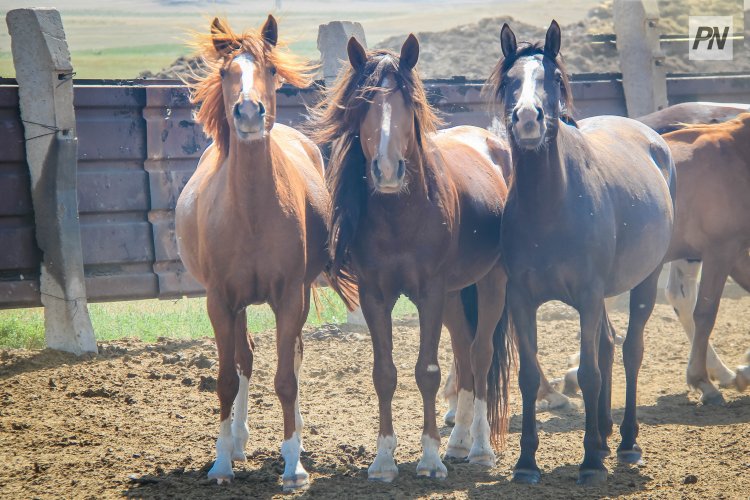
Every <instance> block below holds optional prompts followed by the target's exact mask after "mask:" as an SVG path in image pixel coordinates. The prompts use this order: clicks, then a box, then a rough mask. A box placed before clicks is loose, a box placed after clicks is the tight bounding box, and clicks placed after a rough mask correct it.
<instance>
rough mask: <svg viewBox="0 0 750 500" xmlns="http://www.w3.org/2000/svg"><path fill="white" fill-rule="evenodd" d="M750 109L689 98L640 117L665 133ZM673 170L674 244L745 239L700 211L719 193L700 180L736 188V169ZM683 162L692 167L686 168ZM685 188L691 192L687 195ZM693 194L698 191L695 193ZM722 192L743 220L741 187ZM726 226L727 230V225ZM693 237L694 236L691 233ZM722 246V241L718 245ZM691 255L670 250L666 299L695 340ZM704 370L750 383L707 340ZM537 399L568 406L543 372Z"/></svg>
mask: <svg viewBox="0 0 750 500" xmlns="http://www.w3.org/2000/svg"><path fill="white" fill-rule="evenodd" d="M748 108H750V106H749V105H747V104H726V103H711V102H690V103H682V104H676V105H674V106H669V107H668V108H665V109H662V110H660V111H656V112H654V113H651V114H649V115H646V116H642V117H640V118H638V121H640V122H642V123H645V124H647V125H648V126H649V127H651V128H653V129H654V130H656V131H657V132H659V133H661V134H665V133H667V132H672V131H675V130H681V129H684V128H688V125H689V124H699V125H708V124H711V123H721V122H725V121H727V120H730V119H732V118H734V117H736V116H737V115H738V114H740V113H742V112H744V111H747V110H748ZM674 159H675V168H676V171H677V194H676V195H675V199H676V203H675V206H676V210H675V224H674V231H673V233H672V240H673V242H674V243H673V245H675V246H678V247H682V246H684V243H680V242H682V241H684V240H685V239H686V238H689V239H696V238H697V239H698V240H699V243H697V246H699V247H700V248H701V254H703V253H711V252H713V251H714V250H715V248H716V246H715V245H713V244H711V243H710V242H709V241H708V238H710V237H712V236H716V237H718V238H719V240H720V242H724V241H727V240H732V239H736V238H738V237H739V238H741V237H742V234H741V233H738V234H729V233H726V232H724V231H721V230H719V231H717V232H715V233H714V232H713V231H711V232H709V231H706V230H705V229H704V228H703V227H701V225H700V224H702V223H703V222H704V221H703V220H702V214H704V213H705V210H706V208H705V207H706V206H708V204H712V203H713V202H712V201H711V197H712V196H715V193H708V192H707V191H706V190H704V189H702V188H701V187H700V186H701V183H704V182H706V180H707V179H711V182H710V185H724V186H725V187H729V184H731V185H733V186H735V182H736V181H737V179H736V177H737V176H738V171H737V169H732V168H716V167H715V166H714V164H715V163H716V162H719V160H716V161H715V162H714V163H712V164H702V165H700V166H698V165H696V164H695V162H694V161H693V158H692V157H691V156H685V157H684V158H683V157H681V156H678V155H674ZM683 164H684V165H688V166H687V167H685V168H684V169H683V167H682V166H683ZM683 191H685V192H686V193H687V194H686V195H683V194H682V192H683ZM695 193H698V195H697V196H696V195H695ZM721 193H722V194H721V196H722V197H723V196H728V197H734V198H730V199H733V200H736V202H733V203H732V204H731V212H728V214H727V215H729V216H730V217H732V218H735V219H737V218H739V219H742V218H743V217H745V216H746V215H745V212H743V210H746V209H747V208H748V207H747V206H745V205H744V197H743V196H744V195H743V193H742V192H741V191H740V190H739V189H735V188H729V189H722V191H721ZM724 229H726V228H724ZM688 235H691V236H688ZM719 244H720V245H721V243H719ZM691 255H693V254H691V253H682V252H680V251H675V252H669V253H668V254H667V257H666V258H667V259H676V260H673V261H672V262H671V263H670V269H669V280H668V282H667V287H666V290H665V292H666V297H667V300H668V301H669V303H670V304H671V305H672V307H673V308H674V310H675V313H676V314H677V316H678V318H679V319H680V322H681V323H682V325H683V327H684V328H685V333H686V334H687V336H688V339H689V340H690V342H691V344H692V343H693V339H694V336H695V321H694V319H693V313H694V310H695V305H696V301H697V297H698V295H697V294H698V282H699V279H700V271H701V259H700V258H694V257H691ZM729 275H730V276H731V277H732V278H733V279H734V280H735V282H736V283H737V284H739V285H740V286H741V287H743V288H744V289H745V290H747V291H750V255H748V254H747V253H742V254H741V255H740V256H739V258H738V259H737V261H736V262H735V263H734V266H733V268H732V270H731V272H730V273H729ZM577 364H578V363H577V361H574V362H573V365H575V366H574V367H573V368H571V369H569V370H568V372H567V374H566V375H565V393H566V394H570V393H575V392H576V391H577V389H578V381H577V373H576V371H577ZM706 371H707V373H708V376H709V378H710V379H711V380H716V381H717V382H718V383H719V387H734V388H736V389H737V390H739V391H743V390H745V389H746V388H747V386H748V384H750V368H748V367H747V366H740V367H738V368H737V371H736V372H735V371H733V370H731V369H730V368H729V367H727V366H726V365H725V364H724V362H723V361H722V360H721V358H720V357H719V355H718V354H717V353H716V351H714V349H713V347H712V346H711V344H710V343H709V344H708V345H707V349H706ZM706 396H709V397H707V398H704V402H708V403H711V402H715V403H719V402H721V398H720V397H718V396H716V393H715V392H714V391H709V393H708V394H706ZM539 400H540V401H541V400H545V401H546V403H547V404H548V406H549V408H554V407H557V406H565V405H566V404H567V402H568V399H567V398H566V397H565V396H564V395H562V394H560V393H559V392H557V391H556V390H555V389H554V387H552V385H551V384H549V382H547V380H546V378H545V377H544V376H543V375H542V382H541V386H540V388H539Z"/></svg>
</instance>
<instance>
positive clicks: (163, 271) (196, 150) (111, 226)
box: [0, 75, 750, 308]
mask: <svg viewBox="0 0 750 500" xmlns="http://www.w3.org/2000/svg"><path fill="white" fill-rule="evenodd" d="M582 78H583V77H578V78H577V79H576V81H574V82H573V83H572V89H573V96H574V99H575V103H576V116H577V117H579V118H583V117H586V116H593V115H598V114H617V115H625V114H626V109H625V108H626V107H625V99H624V96H623V89H622V83H621V81H620V80H617V79H598V80H586V79H582ZM427 87H428V92H429V95H430V99H431V100H432V102H433V104H435V105H436V106H437V107H438V108H439V109H440V110H441V111H442V113H443V115H444V117H445V120H446V123H447V125H448V126H450V125H463V124H469V125H477V126H481V127H486V126H488V125H489V124H490V115H489V114H488V112H487V106H486V104H485V103H484V102H483V101H482V98H481V96H480V91H481V84H480V83H477V82H466V81H463V80H460V79H457V80H454V81H436V82H429V81H428V82H427ZM667 89H668V94H669V100H670V103H672V104H674V103H677V102H685V101H721V102H750V75H734V76H722V77H721V78H716V77H713V76H699V77H680V78H669V79H668V80H667ZM317 97H318V94H317V92H316V91H314V90H311V89H306V90H297V89H293V88H287V87H284V88H282V89H280V91H279V95H278V120H279V121H280V122H282V123H286V124H290V125H299V124H300V123H301V122H303V121H304V120H305V104H306V103H311V102H313V101H314V100H315V99H316V98H317ZM74 105H75V111H76V124H77V130H78V138H79V148H78V204H79V212H80V224H81V239H82V243H83V259H84V266H85V267H84V269H85V279H86V289H87V294H88V297H89V300H91V301H109V300H121V299H138V298H152V297H159V298H166V297H175V296H181V295H197V294H200V293H202V289H201V287H200V285H199V284H198V283H197V282H196V281H195V280H194V279H192V277H191V276H190V275H189V274H188V273H187V272H186V271H185V269H184V268H183V267H182V264H181V263H180V261H179V257H178V254H177V247H176V243H175V238H174V206H175V203H176V200H177V197H178V196H179V193H180V190H181V189H182V188H183V186H184V185H185V183H186V182H187V180H188V179H189V178H190V176H191V175H192V172H193V170H194V169H195V166H196V164H197V161H198V158H199V157H200V154H201V152H202V151H203V149H204V148H205V147H206V145H207V140H206V138H205V137H204V135H203V133H202V131H201V129H200V126H198V125H196V124H195V122H194V121H193V118H192V107H191V105H190V103H189V101H188V94H187V89H186V88H185V87H184V86H182V85H181V84H178V83H177V82H173V83H167V82H161V84H158V85H140V84H132V83H128V84H122V85H120V84H110V85H99V84H97V85H78V84H77V85H76V86H75V89H74ZM0 131H2V132H1V134H2V135H1V136H0V137H1V139H0V140H1V141H2V147H1V148H0V242H1V244H0V247H1V248H2V250H1V251H0V308H10V307H26V306H38V305H40V303H41V302H40V295H39V263H40V253H39V250H38V248H37V245H36V241H35V236H34V214H33V206H32V203H31V194H30V187H29V171H28V167H27V166H26V163H25V149H24V135H23V127H22V123H21V121H20V117H19V111H18V89H17V87H16V86H15V85H13V84H5V85H0Z"/></svg>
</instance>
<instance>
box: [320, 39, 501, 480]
mask: <svg viewBox="0 0 750 500" xmlns="http://www.w3.org/2000/svg"><path fill="white" fill-rule="evenodd" d="M348 53H349V61H350V62H351V67H349V68H347V69H346V70H345V72H344V73H343V74H342V75H341V77H340V79H339V81H338V82H337V84H336V85H335V86H334V87H333V88H332V89H331V90H330V91H329V93H328V95H327V99H326V100H324V101H323V103H322V104H320V106H319V107H318V108H317V109H314V110H313V111H312V112H313V115H314V116H315V117H316V120H314V122H313V130H315V136H316V139H317V140H318V141H319V142H320V143H328V142H332V143H333V147H332V154H331V162H330V165H329V170H328V172H327V174H326V179H327V182H328V185H329V187H330V190H331V195H332V197H333V214H332V226H331V227H332V229H331V231H330V233H331V234H330V244H329V246H330V249H331V251H332V253H333V266H332V273H338V272H344V273H345V275H346V274H348V273H353V274H354V275H355V276H356V277H357V279H358V283H359V297H360V304H361V306H362V311H363V313H364V316H365V319H366V320H367V325H368V327H369V329H370V334H371V336H372V343H373V351H374V367H373V381H374V384H375V390H376V392H377V394H378V399H379V409H380V430H379V435H378V441H377V447H378V451H377V456H376V458H375V461H374V462H373V464H372V465H371V466H370V468H369V470H368V476H369V478H370V479H376V480H382V481H391V480H393V479H394V478H395V477H396V475H397V474H398V469H397V468H396V463H395V461H394V458H393V453H394V449H395V447H396V435H395V433H394V430H393V422H392V415H391V401H392V399H393V393H394V391H395V389H396V367H395V365H394V363H393V353H392V350H393V343H392V323H391V312H392V309H393V306H394V304H395V302H396V299H398V297H399V296H400V295H401V294H405V295H407V296H408V297H409V298H410V299H411V300H412V301H413V302H414V303H415V304H416V306H417V309H418V311H419V325H420V348H419V357H418V360H417V365H416V368H415V375H416V379H417V385H418V386H419V390H420V392H421V394H422V401H423V405H424V424H423V434H422V448H423V455H422V458H421V460H420V461H419V464H418V465H417V474H418V475H422V476H428V477H436V478H443V477H446V475H447V470H446V467H445V465H444V464H443V463H442V461H441V460H440V456H439V448H440V434H439V433H438V428H437V423H436V420H435V397H436V393H437V390H438V386H439V384H440V367H439V366H438V359H437V348H438V343H439V340H440V330H441V323H444V324H445V325H446V326H447V327H448V329H449V331H450V333H451V340H452V343H453V349H454V353H455V354H456V360H457V365H458V378H459V382H458V384H459V389H460V390H459V404H458V406H459V408H458V414H457V416H456V427H455V428H454V430H453V433H452V434H451V438H450V440H449V442H448V451H447V455H449V456H456V457H466V456H468V458H469V460H470V461H471V462H474V463H480V464H487V465H493V464H494V462H495V455H494V452H493V450H492V446H491V443H490V441H491V438H492V437H495V436H499V435H500V432H499V431H500V429H501V428H502V423H503V422H504V415H503V414H498V412H497V403H496V401H497V400H498V399H499V398H500V397H502V396H501V395H500V394H498V387H499V385H500V381H501V380H505V378H507V375H508V373H507V370H505V371H503V372H502V373H497V372H493V374H492V375H491V376H490V377H489V378H490V380H493V381H494V382H493V384H490V387H489V388H488V383H487V382H488V372H489V371H490V369H491V362H492V361H493V352H494V353H495V358H494V360H495V364H493V365H492V366H494V367H497V366H498V364H499V359H500V358H503V357H505V352H504V349H505V347H506V346H505V344H503V345H495V346H494V349H493V333H494V332H495V331H496V329H497V325H498V320H499V319H500V317H501V313H502V308H503V303H499V302H498V298H499V299H503V297H504V293H505V281H506V280H505V273H504V270H503V267H502V265H501V264H500V263H499V256H500V219H501V214H502V209H503V204H504V200H505V195H506V186H505V182H504V180H503V176H502V170H501V168H500V166H498V165H496V164H494V163H493V161H492V158H493V154H492V151H493V150H497V149H498V148H499V149H501V150H502V149H505V148H506V147H505V146H504V145H502V144H499V143H498V141H497V140H495V139H493V138H492V136H491V135H489V134H488V133H487V132H486V131H484V130H482V129H477V128H473V127H457V128H456V129H453V130H449V131H443V132H440V133H434V132H435V128H436V123H437V119H436V117H435V115H434V113H433V111H432V109H431V108H430V105H429V104H428V102H427V99H426V95H425V91H424V88H423V86H422V83H421V81H420V79H419V77H418V75H417V73H416V71H415V70H414V65H415V64H416V62H417V58H418V55H419V44H418V42H417V40H416V38H415V37H414V36H413V35H411V36H409V38H408V39H407V40H406V42H405V43H404V45H403V47H402V49H401V54H400V56H397V55H396V54H394V53H392V52H388V51H382V50H379V51H373V52H370V53H366V52H365V50H364V49H363V48H362V46H361V45H360V44H359V43H358V42H357V41H356V39H354V38H352V39H351V40H350V42H349V46H348ZM474 283H476V289H475V290H473V291H472V289H470V290H469V291H468V292H465V294H466V293H468V294H469V295H471V294H472V293H476V304H475V305H476V306H477V311H476V316H475V317H473V318H472V316H474V315H473V314H467V311H466V309H465V307H464V303H463V302H462V299H461V296H460V295H461V290H462V289H464V288H466V287H468V286H469V285H472V284H474ZM471 302H472V301H471V300H467V304H469V303H471ZM469 319H472V320H473V319H475V320H476V329H474V328H473V325H472V324H471V323H472V322H473V321H468V320H469ZM474 333H475V338H474V340H473V342H472V336H473V334H474ZM496 384H497V385H496ZM502 385H503V386H504V387H506V388H507V383H505V384H502ZM488 414H489V419H488Z"/></svg>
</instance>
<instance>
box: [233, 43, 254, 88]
mask: <svg viewBox="0 0 750 500" xmlns="http://www.w3.org/2000/svg"><path fill="white" fill-rule="evenodd" d="M235 62H237V64H239V65H240V68H241V69H242V97H244V98H245V99H248V98H249V97H250V92H251V91H252V90H253V73H254V72H255V59H254V58H253V56H251V55H250V54H240V55H239V56H237V58H236V59H235Z"/></svg>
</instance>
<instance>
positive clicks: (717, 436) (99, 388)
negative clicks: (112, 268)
mask: <svg viewBox="0 0 750 500" xmlns="http://www.w3.org/2000/svg"><path fill="white" fill-rule="evenodd" d="M626 319H627V318H626V315H625V314H624V313H615V314H614V315H613V320H614V324H615V326H616V328H617V329H618V331H620V332H622V331H624V328H625V323H626ZM539 324H540V332H539V339H540V353H541V359H542V362H543V364H544V366H545V367H546V368H547V370H548V372H549V373H550V375H551V376H560V375H562V373H563V372H564V369H565V368H566V363H567V358H568V355H570V354H573V353H574V352H575V351H576V340H575V339H576V329H577V317H576V316H575V314H573V313H571V312H570V311H568V310H566V309H564V308H562V307H546V308H545V309H543V310H542V311H541V312H540V323H539ZM749 329H750V297H747V296H745V297H742V298H739V299H725V300H724V302H723V304H722V308H721V311H720V316H719V319H718V322H717V327H716V330H715V331H714V336H713V337H714V345H715V347H716V349H717V351H718V352H719V353H720V354H721V355H722V356H724V358H725V361H726V362H727V363H728V364H729V365H730V366H735V365H737V364H740V363H741V362H742V358H743V355H744V352H745V350H746V349H747V347H748V346H750V332H749V331H748V330H749ZM304 337H305V341H306V342H305V361H304V365H303V370H302V382H301V398H302V399H301V408H302V413H303V415H304V418H305V419H306V428H305V431H304V440H305V447H306V449H307V451H306V452H305V453H304V455H303V464H304V465H305V467H306V468H307V470H308V471H309V472H310V475H311V479H312V484H311V486H310V488H309V490H307V492H306V493H303V494H304V495H309V496H318V497H324V498H334V497H338V498H360V497H373V498H407V497H408V498H411V497H437V498H490V497H493V498H495V497H497V496H499V495H501V496H514V497H515V496H517V495H522V496H524V497H534V498H573V497H576V498H579V497H580V498H586V497H591V498H611V497H618V498H620V497H630V498H641V497H648V498H678V497H679V498H738V499H739V498H748V496H749V495H750V395H748V394H744V395H743V394H738V393H736V392H734V391H732V390H724V391H723V393H724V396H725V397H726V399H727V404H726V405H725V406H723V407H704V406H701V405H699V404H698V403H697V399H698V398H697V395H696V394H694V393H690V392H688V390H687V388H686V385H685V382H684V373H685V368H686V358H687V353H688V343H687V340H686V338H685V335H684V333H683V332H682V329H681V327H680V325H679V323H678V322H677V321H676V319H675V318H674V315H673V313H672V311H671V309H670V308H669V307H668V306H666V305H658V306H657V308H656V310H655V312H654V315H653V317H652V319H651V322H650V323H649V325H648V328H647V332H646V355H645V359H644V363H643V369H642V371H641V379H640V380H641V384H640V387H639V410H638V411H639V417H640V422H641V434H640V436H641V437H640V439H639V442H640V444H641V446H642V447H643V449H644V458H645V464H644V465H642V466H620V465H618V464H617V462H616V460H615V459H613V458H610V459H608V460H607V462H606V464H607V467H608V468H609V471H610V475H609V480H608V484H607V485H606V486H603V487H599V488H589V489H584V488H582V487H579V486H576V484H575V479H576V475H577V469H578V462H579V461H580V459H581V458H582V454H583V448H582V446H583V445H582V438H583V430H582V429H583V413H582V411H581V410H580V409H570V410H566V411H563V412H560V413H540V414H539V416H538V418H539V422H540V447H539V452H538V461H539V466H540V467H541V468H542V470H543V476H542V483H541V484H539V485H537V486H533V487H531V486H524V485H515V484H512V483H510V474H511V469H512V466H513V463H514V461H515V460H516V459H517V458H518V453H519V448H518V437H519V436H518V432H519V430H520V418H519V414H520V397H519V395H518V390H517V382H516V381H515V380H514V381H513V393H512V415H513V416H512V421H511V435H510V437H509V444H508V446H507V448H506V449H505V450H504V452H502V453H499V454H498V462H497V465H496V466H495V467H493V468H491V469H486V468H481V467H479V466H474V465H470V464H467V463H448V464H447V466H448V471H449V477H448V479H447V480H444V481H435V480H428V479H418V478H417V477H416V475H415V467H416V463H417V461H418V459H419V437H420V433H421V429H420V427H421V420H422V417H421V399H420V397H419V393H418V391H417V388H416V384H415V382H414V376H413V366H414V362H415V360H416V356H417V348H418V340H417V339H418V337H417V328H416V321H415V320H414V319H413V318H411V319H409V318H407V319H402V320H399V321H398V322H397V325H396V327H395V328H394V337H395V341H394V352H395V361H396V366H397V367H398V369H399V382H398V388H397V391H396V397H395V400H394V418H395V428H396V432H397V434H398V436H399V447H398V448H397V452H396V458H397V461H398V463H399V471H400V475H399V477H398V478H397V479H396V481H395V482H394V483H392V484H380V483H372V482H368V481H367V479H366V469H367V466H368V465H369V464H370V462H371V460H372V459H373V457H374V452H375V440H376V432H377V426H376V419H377V407H376V396H375V392H374V390H373V387H372V382H371V378H370V371H371V367H372V354H371V347H370V340H369V338H368V336H367V333H366V331H364V330H348V331H345V332H340V331H338V330H337V329H336V328H333V327H332V328H327V329H326V328H324V329H320V330H317V331H313V330H309V331H306V332H305V335H304ZM447 340H448V339H447V333H446V332H444V337H443V342H442V347H443V348H442V350H441V366H442V369H443V375H444V376H445V374H446V373H447V367H448V364H449V360H450V353H449V351H448V350H447V344H448V342H447ZM256 343H257V351H256V365H255V366H256V369H255V372H254V374H253V381H252V385H251V388H250V408H251V409H250V433H251V435H250V436H251V437H250V442H249V444H248V448H247V450H246V452H247V455H248V461H247V462H246V463H240V464H236V465H235V471H236V474H237V475H236V478H235V481H234V482H233V483H232V484H231V485H222V486H217V485H216V484H213V483H212V482H210V481H209V480H208V479H207V478H206V472H207V471H208V469H209V467H210V466H211V463H212V459H213V450H214V441H215V438H216V432H217V429H218V415H217V413H218V405H217V398H216V396H215V394H214V392H213V390H214V386H215V380H214V378H213V377H214V376H215V375H216V366H213V363H214V360H215V354H214V346H213V342H212V341H211V340H208V339H206V340H200V341H190V342H177V341H167V340H163V341H160V342H158V343H156V344H153V345H150V344H145V343H141V342H138V341H131V340H125V341H117V342H108V343H103V344H102V345H101V347H100V350H101V354H100V355H99V356H98V357H96V358H89V359H76V358H74V357H72V356H68V355H63V354H59V353H54V352H50V351H0V443H2V446H0V463H2V464H3V466H2V467H0V498H51V497H65V498H110V497H121V496H130V497H138V498H240V497H242V498H248V497H253V498H270V497H277V496H278V497H281V496H282V493H281V485H280V474H281V472H282V469H283V464H282V462H281V459H280V455H279V451H278V450H279V444H280V442H281V432H282V431H281V411H280V405H279V403H278V400H277V399H276V396H275V395H274V392H273V373H274V370H275V349H274V343H273V332H270V331H269V332H264V333H263V334H260V335H257V336H256ZM619 358H620V349H619V348H618V349H617V352H616V358H615V359H616V362H615V370H614V395H613V415H614V418H615V422H616V424H617V423H619V422H620V420H621V418H622V412H623V411H622V408H623V404H624V374H623V369H622V364H621V363H620V362H619ZM574 401H575V402H577V404H578V405H579V406H580V405H581V400H580V399H575V400H574ZM444 409H445V405H444V404H443V403H440V408H439V411H441V412H442V411H443V410H444ZM441 432H442V433H443V436H444V439H443V442H442V448H443V450H444V448H445V445H446V442H447V435H448V433H449V432H450V428H448V427H443V428H442V430H441ZM618 438H619V435H618V433H617V426H615V434H614V435H613V436H612V437H611V438H610V443H609V444H610V446H612V448H613V449H614V448H615V447H616V446H617V444H618V442H619V439H618Z"/></svg>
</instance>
